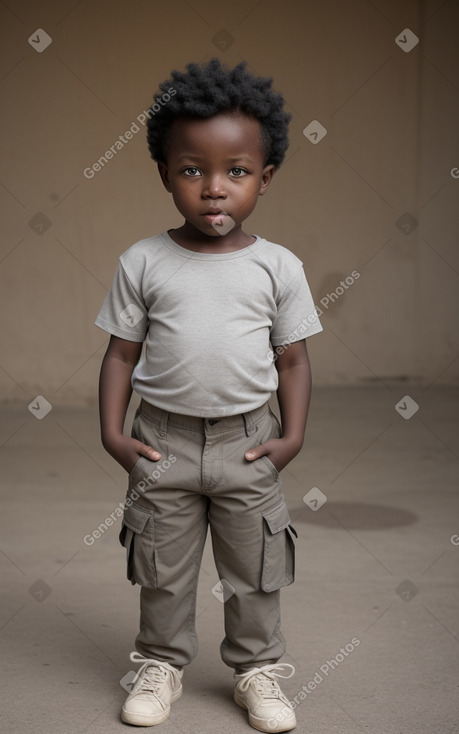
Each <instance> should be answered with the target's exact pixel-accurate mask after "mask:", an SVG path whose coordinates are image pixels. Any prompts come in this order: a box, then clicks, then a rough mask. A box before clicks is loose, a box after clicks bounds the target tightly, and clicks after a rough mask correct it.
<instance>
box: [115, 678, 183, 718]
mask: <svg viewBox="0 0 459 734" xmlns="http://www.w3.org/2000/svg"><path fill="white" fill-rule="evenodd" d="M182 691H183V688H182V687H180V688H179V690H178V691H176V692H175V693H173V694H172V696H171V703H174V701H177V699H179V698H180V696H181V695H182ZM170 712H171V707H170V706H169V708H168V709H166V711H163V713H161V714H156V715H155V716H148V715H147V714H134V713H131V712H129V711H125V709H124V706H123V708H122V709H121V721H123V722H124V723H125V724H132V725H133V726H156V725H157V724H162V723H163V721H166V719H168V718H169V714H170Z"/></svg>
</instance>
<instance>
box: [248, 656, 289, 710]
mask: <svg viewBox="0 0 459 734" xmlns="http://www.w3.org/2000/svg"><path fill="white" fill-rule="evenodd" d="M289 668H290V673H289V674H288V675H282V674H281V673H276V672H275V671H276V670H285V669H289ZM294 672H295V668H294V667H293V665H290V663H277V664H272V665H263V666H262V667H261V668H253V669H252V670H249V671H248V672H247V673H246V674H245V675H244V677H243V678H241V681H240V683H239V688H240V690H241V691H246V690H247V688H248V687H249V685H250V684H251V683H253V684H254V685H255V688H256V690H257V692H258V693H260V694H261V695H262V696H263V697H267V698H280V699H281V700H282V701H284V702H286V703H290V702H289V701H288V699H287V698H286V696H284V694H283V693H282V691H281V689H280V688H279V683H278V682H277V678H291V677H292V675H293V674H294Z"/></svg>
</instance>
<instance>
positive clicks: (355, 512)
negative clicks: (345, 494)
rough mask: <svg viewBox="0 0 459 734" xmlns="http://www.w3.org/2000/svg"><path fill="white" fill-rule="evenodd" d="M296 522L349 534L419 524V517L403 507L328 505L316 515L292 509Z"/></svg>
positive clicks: (353, 503)
mask: <svg viewBox="0 0 459 734" xmlns="http://www.w3.org/2000/svg"><path fill="white" fill-rule="evenodd" d="M291 516H292V518H295V522H296V523H298V522H305V523H309V524H311V525H321V526H323V527H327V528H338V529H339V528H341V527H345V528H346V529H347V530H384V529H386V528H395V527H399V526H401V525H411V524H412V523H414V522H417V519H418V516H417V515H415V514H414V513H413V512H409V511H408V510H402V509H400V507H387V506H386V505H373V504H368V503H366V502H327V503H326V504H325V505H323V506H322V507H321V508H320V509H319V510H316V511H315V512H314V511H312V510H309V509H308V508H305V507H304V506H302V507H292V508H291Z"/></svg>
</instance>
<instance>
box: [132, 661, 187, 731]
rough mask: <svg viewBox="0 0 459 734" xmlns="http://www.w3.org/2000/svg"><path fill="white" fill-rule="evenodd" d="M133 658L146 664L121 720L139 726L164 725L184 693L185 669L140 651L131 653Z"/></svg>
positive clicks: (141, 669)
mask: <svg viewBox="0 0 459 734" xmlns="http://www.w3.org/2000/svg"><path fill="white" fill-rule="evenodd" d="M130 659H131V661H132V662H133V663H143V665H142V667H141V668H139V670H138V672H137V676H136V678H135V679H134V685H133V688H132V692H131V693H130V694H129V696H128V697H127V699H126V701H125V703H124V706H123V708H122V710H121V721H124V722H125V723H126V724H135V725H136V726H155V725H156V724H161V723H162V722H163V721H166V719H167V718H168V716H169V714H170V711H171V703H173V702H174V701H176V700H177V699H178V698H180V696H181V695H182V683H181V678H182V675H183V670H177V668H174V666H173V665H169V663H164V662H162V661H161V660H153V659H151V658H145V657H144V656H143V655H140V653H138V652H131V655H130Z"/></svg>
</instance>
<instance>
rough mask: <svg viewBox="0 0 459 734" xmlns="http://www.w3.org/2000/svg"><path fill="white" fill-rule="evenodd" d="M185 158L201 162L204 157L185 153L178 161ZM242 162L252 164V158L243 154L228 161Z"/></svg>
mask: <svg viewBox="0 0 459 734" xmlns="http://www.w3.org/2000/svg"><path fill="white" fill-rule="evenodd" d="M183 158H186V159H188V160H192V161H201V160H203V158H202V156H199V155H192V154H191V153H184V154H183V155H180V156H179V157H178V160H179V161H181V160H182V159H183ZM242 161H245V162H247V163H252V158H250V157H249V156H248V155H246V154H245V153H242V154H241V155H238V156H234V157H233V158H228V159H227V163H237V162H242Z"/></svg>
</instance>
